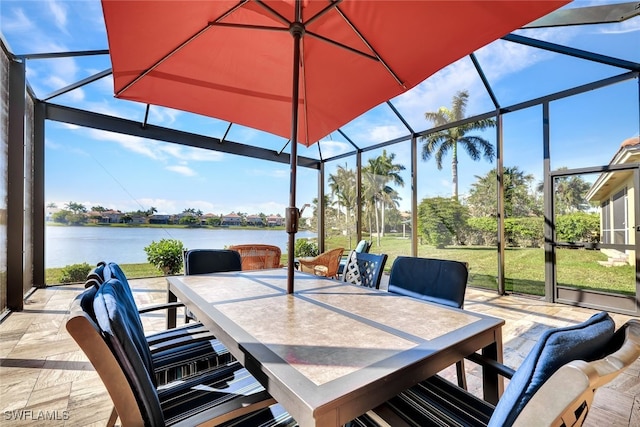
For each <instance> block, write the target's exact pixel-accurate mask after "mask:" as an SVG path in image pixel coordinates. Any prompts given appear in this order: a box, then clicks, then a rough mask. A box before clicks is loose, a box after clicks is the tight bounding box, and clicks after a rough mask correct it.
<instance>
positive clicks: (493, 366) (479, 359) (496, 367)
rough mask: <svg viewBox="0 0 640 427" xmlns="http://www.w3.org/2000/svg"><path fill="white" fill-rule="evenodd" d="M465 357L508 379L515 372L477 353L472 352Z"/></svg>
mask: <svg viewBox="0 0 640 427" xmlns="http://www.w3.org/2000/svg"><path fill="white" fill-rule="evenodd" d="M465 359H469V360H470V361H472V362H473V363H477V364H478V365H480V366H482V368H483V369H489V370H491V371H493V372H497V373H498V375H502V376H503V377H505V378H508V379H511V377H513V374H515V373H516V371H515V370H514V369H511V368H510V367H508V366H506V365H503V364H502V363H500V362H497V361H495V360H493V359H491V358H488V357H486V356H483V355H482V354H479V353H472V354H470V355H469V356H467V357H466V358H465Z"/></svg>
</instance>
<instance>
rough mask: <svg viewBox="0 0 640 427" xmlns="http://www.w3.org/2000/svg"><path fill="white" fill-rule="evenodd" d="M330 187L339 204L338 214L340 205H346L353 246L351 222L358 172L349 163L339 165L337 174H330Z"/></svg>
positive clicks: (345, 213)
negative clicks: (348, 166)
mask: <svg viewBox="0 0 640 427" xmlns="http://www.w3.org/2000/svg"><path fill="white" fill-rule="evenodd" d="M329 187H330V188H331V196H332V197H336V199H337V200H336V203H337V206H338V212H337V215H338V216H339V215H340V207H341V206H342V207H344V209H345V212H344V221H345V226H346V229H347V235H348V237H349V247H351V228H352V227H351V226H350V224H349V222H350V220H351V218H352V216H353V210H354V208H355V205H356V174H355V172H354V171H353V170H351V169H347V165H346V164H345V165H344V166H341V165H339V166H338V168H337V170H336V174H335V175H333V174H330V175H329Z"/></svg>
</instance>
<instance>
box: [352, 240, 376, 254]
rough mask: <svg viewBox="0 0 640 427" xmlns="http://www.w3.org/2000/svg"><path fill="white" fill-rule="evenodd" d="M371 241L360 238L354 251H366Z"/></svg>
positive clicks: (369, 247)
mask: <svg viewBox="0 0 640 427" xmlns="http://www.w3.org/2000/svg"><path fill="white" fill-rule="evenodd" d="M371 243H372V242H370V241H368V240H360V241H359V242H358V244H357V245H356V247H355V249H354V251H356V252H358V253H368V252H369V249H371Z"/></svg>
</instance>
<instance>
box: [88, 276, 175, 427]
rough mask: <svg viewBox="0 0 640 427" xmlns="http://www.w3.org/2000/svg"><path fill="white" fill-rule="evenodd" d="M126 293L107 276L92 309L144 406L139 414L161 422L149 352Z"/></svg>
mask: <svg viewBox="0 0 640 427" xmlns="http://www.w3.org/2000/svg"><path fill="white" fill-rule="evenodd" d="M129 295H130V294H129V293H128V292H127V289H126V288H125V286H123V284H122V283H121V282H120V281H119V280H118V279H116V278H111V279H109V280H108V281H106V282H105V283H103V284H102V285H101V286H100V288H99V289H98V290H97V292H96V296H95V298H94V300H93V309H94V312H95V315H96V320H97V322H98V325H99V326H100V329H101V330H102V332H103V334H104V336H105V339H106V341H107V342H108V344H109V346H110V348H111V349H112V351H113V353H114V355H115V357H116V358H117V359H118V362H119V363H120V366H122V369H123V370H124V372H125V374H126V375H127V379H128V380H129V382H130V383H131V386H132V388H133V389H134V390H135V392H136V399H138V403H139V404H140V406H141V408H144V410H143V411H142V413H143V416H144V417H145V418H146V419H147V422H148V424H149V425H164V417H163V415H162V409H161V407H160V401H159V400H158V395H157V393H156V384H155V375H154V369H153V361H152V357H151V352H150V351H149V347H148V345H147V339H146V337H145V335H144V330H143V329H142V327H141V326H140V325H141V321H140V316H139V315H138V310H137V307H136V306H135V304H132V303H131V298H130V297H129Z"/></svg>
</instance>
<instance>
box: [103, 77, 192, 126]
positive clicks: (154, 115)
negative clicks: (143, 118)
mask: <svg viewBox="0 0 640 427" xmlns="http://www.w3.org/2000/svg"><path fill="white" fill-rule="evenodd" d="M111 83H112V85H113V79H112V82H111ZM181 114H182V111H179V110H174V109H172V108H166V107H160V106H157V105H152V106H151V108H149V116H150V120H149V122H151V123H162V126H165V127H170V126H169V125H171V124H173V123H175V121H176V119H177V118H178V117H179V116H180V115H181Z"/></svg>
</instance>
